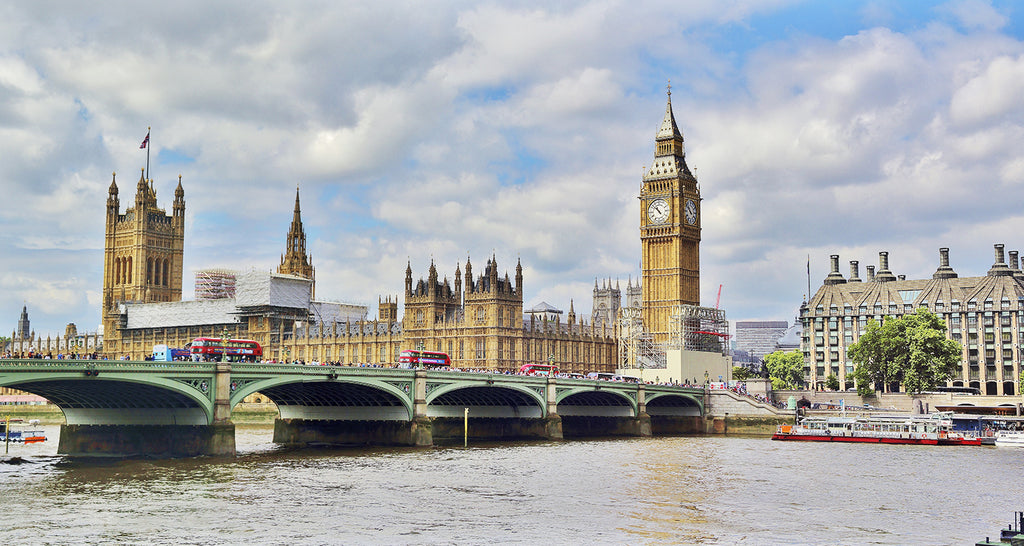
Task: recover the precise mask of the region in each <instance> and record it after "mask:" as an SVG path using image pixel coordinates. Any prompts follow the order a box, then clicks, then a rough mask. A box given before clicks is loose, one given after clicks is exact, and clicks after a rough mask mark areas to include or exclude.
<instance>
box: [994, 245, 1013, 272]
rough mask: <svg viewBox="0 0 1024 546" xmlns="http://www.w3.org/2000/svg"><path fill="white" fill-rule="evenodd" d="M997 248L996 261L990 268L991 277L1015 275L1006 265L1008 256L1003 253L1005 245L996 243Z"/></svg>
mask: <svg viewBox="0 0 1024 546" xmlns="http://www.w3.org/2000/svg"><path fill="white" fill-rule="evenodd" d="M994 246H995V250H996V263H994V264H992V268H991V269H989V270H988V275H989V276H990V277H1003V276H1010V275H1013V271H1012V270H1011V269H1010V268H1009V267H1008V266H1007V265H1006V261H1005V260H1006V258H1005V255H1004V254H1003V245H1001V244H997V245H994Z"/></svg>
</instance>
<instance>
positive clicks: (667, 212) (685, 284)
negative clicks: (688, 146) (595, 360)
mask: <svg viewBox="0 0 1024 546" xmlns="http://www.w3.org/2000/svg"><path fill="white" fill-rule="evenodd" d="M667 94H668V99H667V101H666V106H665V117H664V119H663V120H662V122H661V127H660V128H659V129H658V133H657V135H656V136H655V139H654V162H653V163H652V164H651V167H650V168H649V169H647V171H646V172H645V173H644V177H643V185H642V186H641V189H640V242H641V247H642V250H641V254H642V256H641V269H642V274H643V282H642V287H643V288H642V289H643V322H644V328H645V329H646V330H647V331H648V332H649V333H651V334H652V337H653V340H654V341H655V342H659V341H666V340H668V338H669V336H670V334H671V330H672V328H671V325H670V321H671V315H672V308H673V307H674V306H676V305H700V201H701V199H700V189H699V188H698V187H697V179H696V178H695V177H694V176H693V174H692V173H691V172H690V169H689V167H687V165H686V152H685V147H684V145H683V134H682V132H681V131H680V130H679V126H678V125H677V124H676V118H675V114H674V113H673V112H672V86H671V84H669V86H668V92H667Z"/></svg>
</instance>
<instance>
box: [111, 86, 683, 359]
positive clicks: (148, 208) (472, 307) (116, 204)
mask: <svg viewBox="0 0 1024 546" xmlns="http://www.w3.org/2000/svg"><path fill="white" fill-rule="evenodd" d="M639 201H640V210H639V212H640V232H641V233H640V235H641V237H640V239H641V246H642V279H641V281H640V282H638V283H636V284H634V283H633V282H632V280H630V282H629V283H628V286H627V288H626V294H627V298H626V305H627V306H630V307H640V308H642V312H643V320H644V323H645V325H647V327H648V329H649V330H650V331H651V332H652V334H653V336H654V337H655V339H656V340H661V339H664V337H665V336H666V335H667V333H668V331H669V327H668V325H667V321H668V320H669V317H668V310H669V309H670V308H671V307H672V306H673V305H676V304H697V303H698V301H699V297H698V292H699V258H698V251H699V244H700V194H699V190H698V188H697V182H696V179H695V178H694V177H693V175H692V174H691V173H690V171H689V169H688V168H687V166H686V162H685V157H684V148H683V137H682V134H681V133H680V131H679V128H678V126H677V124H676V121H675V117H674V114H673V111H672V103H671V90H669V94H668V101H667V106H666V111H665V117H664V118H663V120H662V124H661V126H660V128H659V130H658V132H657V135H656V138H655V158H654V161H653V162H652V164H651V167H650V169H649V170H647V171H646V173H645V175H644V179H643V185H642V189H641V194H640V196H639ZM184 232H185V192H184V188H183V186H182V181H181V178H180V177H179V180H178V185H177V188H176V189H175V192H174V200H173V203H172V207H171V213H170V214H167V212H166V211H165V210H164V209H161V208H159V206H158V203H157V197H156V193H155V190H154V187H153V182H152V180H148V179H147V178H146V176H145V173H143V175H142V176H140V178H139V180H138V181H137V183H136V191H135V197H134V201H132V202H131V204H130V205H129V206H128V207H127V208H126V210H125V211H124V212H121V210H120V199H119V189H118V186H117V183H116V176H115V177H114V179H113V180H112V181H111V183H110V188H109V193H108V198H107V207H106V237H105V251H104V275H103V299H102V302H103V303H102V305H103V308H102V321H103V332H104V335H103V340H102V353H103V354H104V355H106V356H107V357H108V358H130V359H133V360H141V359H143V358H144V357H146V356H147V355H149V354H151V353H152V350H153V346H154V345H156V344H167V345H169V346H172V347H181V346H184V345H185V344H187V343H189V342H190V341H192V340H193V339H195V338H197V337H214V338H222V337H230V338H244V339H253V340H255V341H257V342H259V343H260V344H261V345H262V346H263V347H264V354H263V358H264V359H267V360H278V361H295V360H300V361H305V362H312V361H320V362H336V363H341V364H352V363H359V364H371V365H372V364H378V365H387V364H391V363H394V362H397V360H398V355H399V353H400V352H401V351H402V350H406V349H420V350H436V351H442V352H446V353H448V354H449V356H450V357H451V359H452V365H453V366H455V367H459V368H478V369H492V370H513V371H514V370H517V369H518V368H519V367H520V366H521V365H522V364H525V363H529V362H552V363H555V364H557V365H559V367H560V369H562V370H564V371H575V372H590V371H605V372H611V371H614V369H615V368H616V367H619V364H620V363H619V362H618V358H619V356H618V352H617V334H616V324H617V322H616V321H617V314H618V312H619V308H620V305H621V292H620V289H619V287H618V285H617V283H614V284H613V283H612V282H611V281H604V282H603V283H600V284H599V283H598V282H597V281H595V285H594V293H593V298H594V299H593V302H594V305H593V312H592V314H591V316H590V320H589V321H586V320H583V317H578V316H577V315H576V313H575V310H574V303H573V302H572V301H571V300H570V304H569V310H568V313H567V314H566V316H565V317H564V319H563V317H562V316H561V311H559V310H557V309H553V308H551V307H550V306H547V305H546V304H542V305H539V306H537V307H535V308H532V309H524V294H525V293H526V290H527V282H526V279H524V276H523V266H522V264H521V263H519V262H518V261H517V263H516V264H515V265H514V268H513V270H514V272H513V273H512V274H511V275H510V273H509V271H508V269H502V267H501V264H499V263H498V260H497V257H496V255H494V254H492V255H491V256H490V257H487V258H486V259H485V260H484V261H483V262H482V263H480V264H479V265H477V264H474V263H473V261H472V260H471V259H470V258H469V257H467V258H466V261H465V263H464V264H462V263H460V264H458V265H456V266H455V268H454V270H453V271H450V272H442V271H439V270H438V268H437V265H436V264H434V263H430V264H429V266H428V267H427V270H426V276H425V277H422V276H421V277H419V278H418V279H414V274H413V265H412V261H411V260H410V261H409V263H407V265H406V268H405V272H404V293H403V298H401V299H402V303H403V305H402V312H401V314H399V303H400V302H399V299H400V298H399V297H398V296H397V295H394V296H391V295H388V296H386V297H379V298H378V316H377V318H376V319H369V318H367V308H366V307H365V306H359V305H350V304H343V303H335V302H324V301H318V300H316V298H315V293H316V292H315V282H316V279H315V269H314V268H313V266H312V257H311V256H310V255H309V254H308V253H307V252H306V233H305V230H304V229H303V226H302V218H301V207H300V201H299V191H298V188H296V195H295V207H294V210H293V217H292V222H291V225H290V227H289V230H288V233H287V236H286V244H285V251H284V253H282V255H281V261H280V265H279V266H278V268H277V270H276V272H256V271H250V272H246V273H240V274H238V275H237V278H233V279H232V284H233V286H232V289H231V290H229V291H225V292H223V293H221V294H219V295H218V296H214V297H203V298H201V299H200V298H197V299H195V300H188V301H183V300H182V289H181V287H182V275H183V273H182V264H183V252H184V240H185V236H184ZM448 273H450V274H451V277H450V278H451V279H452V280H451V281H450V280H449V276H448ZM399 275H401V272H396V280H397V279H398V276H399ZM197 294H198V291H197Z"/></svg>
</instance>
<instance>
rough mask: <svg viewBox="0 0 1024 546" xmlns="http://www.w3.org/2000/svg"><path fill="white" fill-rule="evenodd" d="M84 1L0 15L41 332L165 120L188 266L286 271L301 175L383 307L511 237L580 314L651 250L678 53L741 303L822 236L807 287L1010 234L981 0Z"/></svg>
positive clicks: (1013, 173) (989, 27)
mask: <svg viewBox="0 0 1024 546" xmlns="http://www.w3.org/2000/svg"><path fill="white" fill-rule="evenodd" d="M176 6H177V5H176ZM874 7H875V8H877V7H878V6H874ZM65 8H66V9H64V10H62V11H61V12H60V13H53V10H49V9H46V8H45V7H44V6H38V7H37V6H36V5H35V4H31V3H28V4H16V5H12V6H9V7H7V8H5V11H4V13H5V14H7V15H8V17H5V18H3V20H0V98H2V99H3V100H0V192H2V194H3V195H4V197H5V206H4V207H0V227H2V228H3V230H2V231H0V255H3V256H5V258H7V259H6V261H5V264H6V265H5V269H3V270H0V284H2V286H0V288H2V290H0V311H4V310H5V309H6V310H7V311H6V313H7V316H8V317H9V320H10V321H12V323H13V321H14V320H16V316H17V313H18V312H20V309H21V305H22V304H23V303H27V304H28V306H29V310H30V314H32V315H33V317H34V322H35V323H36V324H38V325H40V328H41V329H44V330H46V329H48V330H50V331H57V330H61V329H62V328H63V325H64V324H65V323H67V322H72V321H74V322H77V323H79V326H80V327H82V325H86V326H85V327H89V328H91V327H92V326H91V325H94V324H96V323H98V321H99V310H98V308H97V307H96V306H97V300H98V290H99V287H100V284H101V274H102V264H101V263H100V261H99V250H98V249H99V247H100V244H101V241H102V237H103V233H102V230H103V227H102V211H103V204H104V201H105V199H106V188H107V186H108V185H109V183H110V173H111V171H117V172H118V173H119V175H118V181H119V182H118V185H119V187H120V190H121V195H120V197H121V201H122V207H123V206H124V205H126V204H127V202H128V201H130V200H131V199H132V197H133V195H134V192H135V182H136V181H137V180H138V176H139V171H138V170H137V169H139V168H140V167H142V166H143V165H144V164H145V157H144V156H145V151H144V150H140V149H139V148H138V146H139V142H140V141H141V139H142V137H143V136H144V134H145V133H144V130H145V127H147V126H153V147H152V148H151V150H150V151H151V153H152V154H153V155H152V160H153V164H152V169H151V175H152V178H154V179H155V181H156V185H157V194H158V197H159V199H160V204H161V206H165V207H167V206H170V199H171V197H172V195H173V188H174V186H175V184H176V183H177V180H176V178H177V175H178V174H179V173H180V174H181V175H182V183H183V186H184V188H185V192H186V201H187V218H186V219H187V239H186V260H185V263H186V278H187V280H186V284H188V283H190V282H191V280H190V275H191V271H192V270H193V269H198V268H200V267H208V266H221V267H235V268H238V269H248V268H250V267H256V268H259V269H271V268H273V267H275V266H276V265H277V260H278V259H279V254H280V252H281V251H282V250H283V239H284V232H285V230H286V229H287V225H288V222H289V221H290V219H291V214H290V213H291V206H292V203H293V198H294V191H295V186H296V185H297V184H298V185H299V186H300V187H301V191H302V204H303V220H304V221H305V224H306V226H307V230H308V231H309V232H310V233H311V238H310V241H309V248H310V249H311V252H312V253H313V254H314V264H315V266H316V267H317V275H318V294H319V295H321V296H323V297H330V298H333V299H339V300H350V301H357V302H359V303H365V304H368V305H371V307H372V306H374V305H375V303H376V298H377V296H378V295H394V294H398V293H401V290H402V280H403V275H404V271H405V264H406V262H407V260H408V261H411V262H412V265H413V269H414V276H415V277H416V278H419V277H420V276H422V275H425V274H426V269H427V267H428V266H429V262H430V259H431V258H433V259H435V260H436V262H437V263H438V266H439V268H440V269H442V270H443V271H444V274H448V275H452V273H453V271H454V265H455V264H456V263H459V264H464V263H465V258H466V255H467V252H468V253H469V255H470V256H472V257H473V258H474V263H475V264H476V265H477V267H479V268H482V266H483V264H484V263H485V262H486V259H487V258H488V257H489V256H490V255H491V254H492V253H495V254H496V255H497V256H498V258H499V262H500V267H501V269H502V272H504V271H505V270H506V269H507V270H508V271H510V272H513V271H514V266H515V260H516V259H518V258H521V259H522V261H523V266H524V268H525V269H526V286H527V300H528V302H527V304H528V305H529V304H532V303H536V302H537V301H540V300H542V299H543V300H547V301H549V302H551V303H553V304H555V305H558V306H560V307H564V308H566V309H567V308H568V302H569V300H570V299H571V300H573V302H574V306H575V309H576V311H577V313H578V314H580V315H581V316H582V315H584V314H587V315H589V308H590V305H591V302H590V301H589V296H590V290H591V289H592V282H593V279H594V278H595V277H597V278H601V279H605V278H608V277H613V278H619V279H621V280H622V281H623V282H625V279H626V278H627V277H628V276H629V275H636V274H637V273H638V271H639V267H638V261H639V258H640V248H639V241H638V239H639V232H638V228H637V223H638V218H639V210H638V207H639V205H638V204H637V201H636V196H637V193H638V189H639V185H640V180H641V175H640V172H641V166H642V165H644V164H649V163H650V161H651V160H652V158H653V137H654V133H655V130H656V129H657V126H658V124H659V123H660V121H661V116H662V113H663V111H664V105H665V95H664V85H665V80H667V79H669V78H671V79H672V81H673V96H672V98H673V103H674V106H675V111H676V115H677V119H678V121H679V123H680V126H681V128H682V130H683V132H684V134H685V136H686V145H687V153H688V155H687V161H688V164H689V165H690V166H691V168H693V169H694V170H696V172H697V176H698V179H699V181H700V184H701V188H702V192H703V197H704V202H703V204H702V211H703V213H704V223H703V227H704V231H703V244H702V271H703V277H704V279H703V285H702V298H703V300H704V301H705V303H708V302H713V299H714V297H715V295H716V291H717V287H718V284H723V285H724V289H723V305H727V309H728V310H729V316H730V318H732V319H741V320H742V319H746V318H751V319H753V318H775V319H778V318H784V319H790V318H791V317H790V316H789V315H790V314H791V312H792V310H793V309H795V307H796V305H798V304H799V301H794V300H797V299H799V297H800V295H801V294H803V293H804V292H806V291H807V288H806V281H805V279H804V278H803V276H804V275H805V271H804V269H803V268H804V267H805V266H806V263H805V262H806V256H807V254H808V253H810V254H811V255H812V264H814V267H815V272H814V274H813V276H812V284H813V285H814V286H815V287H816V286H817V283H819V282H820V280H821V278H823V277H824V275H825V274H827V271H820V269H821V268H823V267H827V263H825V262H826V261H827V256H828V255H829V254H832V253H841V254H844V260H847V259H849V258H847V257H846V254H849V255H850V256H859V257H860V259H861V260H862V274H863V265H864V264H866V263H867V262H868V261H869V260H875V259H876V257H877V252H878V250H886V249H888V250H889V251H890V252H891V253H892V254H891V256H892V258H893V263H894V267H895V265H896V264H907V267H906V268H905V271H908V272H918V273H920V274H922V275H924V274H930V271H931V270H933V269H934V263H933V262H934V261H935V259H936V258H935V256H934V254H935V253H936V250H935V249H937V248H938V247H939V246H949V247H951V248H953V251H952V253H953V255H954V256H955V257H956V259H957V260H963V261H962V262H958V263H963V264H964V269H965V270H966V269H971V267H969V266H973V265H976V264H972V262H971V260H975V259H979V260H981V261H982V263H983V265H981V266H978V267H975V268H974V269H975V270H982V269H985V268H987V265H988V262H989V261H990V260H991V257H990V250H991V244H992V243H993V242H999V239H1000V238H1002V239H1005V238H1006V236H1005V233H1016V232H1018V231H1020V229H1019V228H1020V223H1019V221H1020V219H1019V218H1018V216H1017V212H1016V210H1014V208H1015V207H1016V206H1017V205H1016V204H1017V203H1019V202H1021V201H1022V200H1024V184H1021V182H1022V180H1024V174H1022V173H1024V167H1022V164H1021V159H1020V157H1019V156H1020V154H1019V153H1018V152H1017V151H1016V149H1015V143H1016V142H1019V141H1020V139H1021V136H1022V135H1021V132H1022V130H1024V118H1022V116H1021V112H1022V110H1021V107H1020V104H1019V103H1020V101H1019V100H1017V98H1018V97H1019V96H1021V95H1022V94H1024V93H1022V91H1024V89H1021V87H1022V86H1024V83H1022V82H1024V68H1022V66H1024V61H1022V60H1021V59H1022V58H1024V47H1022V43H1021V36H1018V35H1016V34H1014V33H1015V32H1016V31H1015V30H1014V28H1015V25H1013V24H1011V23H1013V22H1014V21H1013V19H1012V18H1013V17H1014V15H1013V14H1012V13H1011V14H1002V13H999V12H998V11H996V10H994V9H992V7H991V5H989V4H985V3H972V2H966V3H951V4H950V5H948V6H946V7H944V8H943V9H940V10H938V11H937V12H934V13H933V12H921V11H915V12H914V13H915V15H917V16H919V17H921V18H922V20H923V23H922V24H921V25H915V26H914V28H915V30H914V31H912V32H904V31H901V30H900V29H899V28H898V23H899V22H900V19H899V17H900V11H899V10H895V11H893V10H881V9H866V10H864V13H865V17H867V18H868V19H867V20H869V21H870V22H871V24H872V25H876V26H874V27H870V28H869V27H864V28H855V27H854V26H853V24H851V23H849V22H843V25H835V26H843V28H854V29H855V30H853V31H851V32H849V33H848V35H847V36H845V37H841V38H834V37H830V36H825V35H822V34H821V32H819V31H818V29H817V28H814V27H809V26H802V27H798V28H786V29H779V28H765V27H764V26H763V25H765V24H767V23H765V21H766V20H774V17H772V16H777V15H778V14H779V13H782V10H799V9H800V5H799V3H794V2H785V1H764V2H759V1H750V2H742V1H737V2H729V3H726V4H725V5H724V6H723V4H722V3H721V2H718V1H712V0H707V1H701V2H686V3H678V2H661V3H658V2H655V3H649V4H648V3H643V4H636V3H631V2H621V1H613V0H608V1H579V2H572V3H569V4H558V5H523V4H518V3H511V2H498V3H490V4H472V3H467V4H461V3H447V4H439V5H435V6H433V8H432V9H429V10H427V9H422V6H420V5H419V4H416V3H385V4H381V5H372V4H365V5H337V6H335V5H319V6H315V8H314V7H312V6H308V5H304V4H281V3H276V2H256V3H251V2H247V3H245V4H241V3H237V4H233V3H226V4H225V3H222V4H218V5H211V4H207V3H200V2H196V3H192V4H189V5H188V6H186V7H185V8H184V9H183V8H180V7H172V6H170V5H167V6H140V5H137V4H129V3H123V4H120V5H116V6H113V7H107V8H96V7H94V6H89V5H68V6H65ZM118 8H120V9H118ZM129 8H130V9H129ZM101 12H102V13H101ZM761 14H766V15H769V17H767V18H761V17H759V15H761ZM951 17H952V18H951ZM790 24H792V25H798V24H799V23H795V22H793V23H790ZM954 27H955V28H954ZM39 29H45V30H46V31H45V32H41V31H38V30H39ZM764 36H770V37H771V38H770V41H769V39H766V38H764ZM172 151H173V152H174V154H175V157H174V160H173V161H172V157H171V152H172ZM10 203H16V206H11V205H10ZM1000 230H1005V231H1000ZM1004 242H1006V243H1007V245H1008V247H1009V246H1014V245H1015V244H1016V243H1014V242H1013V241H1010V240H1007V241H1004ZM975 248H981V249H983V250H984V252H983V253H982V254H983V255H979V256H975V254H974V252H975V250H974V249H975ZM897 257H898V258H897ZM854 259H856V258H854ZM901 260H906V261H901ZM823 263H824V265H821V266H819V264H823ZM900 267H904V266H903V265H900ZM69 271H72V272H74V273H73V274H68V272H69ZM69 279H70V280H69ZM185 292H186V294H188V293H189V288H188V287H187V286H186V288H185ZM60 302H64V304H63V305H62V304H61V303H60Z"/></svg>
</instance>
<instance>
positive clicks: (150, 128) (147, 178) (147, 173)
mask: <svg viewBox="0 0 1024 546" xmlns="http://www.w3.org/2000/svg"><path fill="white" fill-rule="evenodd" d="M152 131H153V128H152V127H146V180H149V149H150V148H152V147H153V146H152V145H151V144H150V143H149V135H150V133H151V132H152Z"/></svg>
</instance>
